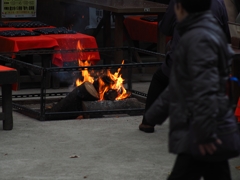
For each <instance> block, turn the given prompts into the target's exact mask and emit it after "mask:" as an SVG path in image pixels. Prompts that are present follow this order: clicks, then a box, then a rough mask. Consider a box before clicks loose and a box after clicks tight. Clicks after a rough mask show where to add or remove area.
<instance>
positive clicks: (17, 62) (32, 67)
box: [0, 55, 43, 72]
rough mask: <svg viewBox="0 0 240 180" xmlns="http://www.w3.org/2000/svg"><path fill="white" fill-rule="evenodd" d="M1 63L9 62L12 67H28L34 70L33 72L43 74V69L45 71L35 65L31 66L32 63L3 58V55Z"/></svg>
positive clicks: (0, 59)
mask: <svg viewBox="0 0 240 180" xmlns="http://www.w3.org/2000/svg"><path fill="white" fill-rule="evenodd" d="M0 61H4V62H8V63H10V64H11V65H17V66H18V67H26V68H28V69H33V70H35V71H38V72H41V71H42V69H43V68H42V67H40V66H36V65H33V64H30V63H25V62H23V61H19V60H17V59H12V58H9V57H6V56H2V55H0Z"/></svg>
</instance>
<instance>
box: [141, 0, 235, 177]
mask: <svg viewBox="0 0 240 180" xmlns="http://www.w3.org/2000/svg"><path fill="white" fill-rule="evenodd" d="M213 1H216V0H213ZM175 2H176V3H175V13H176V17H177V20H178V22H179V23H178V25H177V27H176V28H177V30H178V32H179V34H180V36H181V39H180V40H179V43H178V45H177V46H176V49H175V51H174V53H173V54H172V56H173V58H174V61H173V63H172V65H171V75H170V81H169V85H168V87H167V88H166V89H165V90H164V92H163V93H162V94H161V95H160V96H159V97H158V98H157V100H156V101H155V102H154V103H153V104H152V106H151V107H150V108H149V109H148V110H147V112H146V113H145V115H144V118H145V121H146V122H147V123H149V124H162V123H163V122H164V121H165V120H166V118H167V117H168V116H169V117H170V126H169V127H170V130H169V151H170V152H171V153H174V154H177V158H176V161H175V165H174V167H173V170H172V173H171V174H170V176H169V177H168V180H200V178H201V177H204V179H205V180H231V174H230V169H229V164H228V157H226V158H225V156H224V158H222V157H223V156H218V157H217V159H216V160H214V161H213V160H212V161H211V160H206V159H203V157H204V156H207V155H208V157H209V156H211V155H212V156H213V155H214V153H215V152H216V150H217V149H218V148H219V146H221V144H222V141H221V140H220V137H219V136H218V133H217V127H218V124H219V119H220V120H221V121H220V122H221V123H222V124H224V125H223V126H222V128H221V131H222V132H225V133H226V131H231V133H232V132H234V133H235V134H236V136H234V137H236V138H232V137H231V139H230V138H228V139H227V141H233V142H234V143H235V144H237V142H239V141H240V137H239V131H238V128H237V122H236V119H235V116H234V114H233V111H232V109H231V106H230V103H229V99H228V96H227V95H226V84H227V80H228V75H229V71H228V67H229V65H230V60H231V58H232V56H233V51H232V50H231V48H230V46H229V44H228V41H227V38H226V36H225V33H224V32H223V29H222V28H221V27H220V26H219V23H218V21H217V20H216V18H214V16H213V14H212V13H211V11H210V7H211V0H176V1H175ZM227 122H229V124H231V126H229V124H228V123H227ZM226 124H227V125H226ZM229 129H230V130H229ZM238 144H239V143H238ZM193 145H195V146H196V148H197V151H198V152H199V154H200V157H201V158H199V159H197V158H196V156H194V153H193V152H192V146H193ZM224 145H225V143H224ZM237 149H238V147H237ZM234 156H237V155H234ZM220 158H221V159H220Z"/></svg>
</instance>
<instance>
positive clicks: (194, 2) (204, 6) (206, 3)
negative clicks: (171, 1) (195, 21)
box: [176, 0, 215, 13]
mask: <svg viewBox="0 0 240 180" xmlns="http://www.w3.org/2000/svg"><path fill="white" fill-rule="evenodd" d="M214 1H215V0H214ZM176 3H180V4H181V5H182V7H183V8H184V9H185V10H186V11H187V12H188V13H198V12H203V11H207V10H210V8H211V4H212V0H176Z"/></svg>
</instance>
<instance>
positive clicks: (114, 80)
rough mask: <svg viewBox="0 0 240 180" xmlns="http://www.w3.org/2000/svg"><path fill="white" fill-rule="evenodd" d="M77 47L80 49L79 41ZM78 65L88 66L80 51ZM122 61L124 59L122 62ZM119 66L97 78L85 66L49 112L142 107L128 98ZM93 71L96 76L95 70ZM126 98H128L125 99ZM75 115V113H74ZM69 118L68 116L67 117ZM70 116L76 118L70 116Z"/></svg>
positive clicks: (128, 93) (134, 100) (136, 101)
mask: <svg viewBox="0 0 240 180" xmlns="http://www.w3.org/2000/svg"><path fill="white" fill-rule="evenodd" d="M77 48H78V49H80V50H81V49H82V47H81V44H80V42H79V43H78V47H77ZM79 57H80V58H79V60H78V61H79V66H90V65H91V64H90V63H89V61H88V60H90V59H91V58H92V57H89V58H88V60H82V59H81V57H82V52H81V53H80V55H79ZM122 63H124V61H123V62H122ZM120 71H121V68H118V70H117V72H115V73H113V74H112V73H111V72H110V70H107V71H105V73H102V74H97V76H98V77H97V78H95V77H94V76H92V75H91V74H92V72H91V73H90V72H89V71H88V69H87V68H85V69H84V70H82V71H81V76H82V77H81V78H78V79H77V80H76V82H75V83H76V88H75V89H74V90H73V91H72V92H70V93H69V94H68V96H66V97H65V98H64V99H62V100H61V101H60V102H59V103H58V104H56V105H55V106H53V107H52V109H51V110H50V111H51V112H68V111H86V110H87V111H92V110H106V109H113V110H117V109H130V108H144V104H143V103H140V102H139V101H138V100H137V99H135V98H128V97H129V96H130V95H131V93H130V92H127V90H126V89H125V88H124V86H123V82H124V79H123V78H122V75H121V74H120ZM93 73H95V76H96V72H93ZM126 98H128V99H126ZM74 116H76V115H74ZM69 118H70V117H69ZM71 118H77V116H76V117H71Z"/></svg>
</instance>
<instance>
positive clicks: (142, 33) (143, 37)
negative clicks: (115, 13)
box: [124, 16, 171, 43]
mask: <svg viewBox="0 0 240 180" xmlns="http://www.w3.org/2000/svg"><path fill="white" fill-rule="evenodd" d="M141 17H143V16H128V17H126V18H125V20H124V25H125V26H126V28H127V31H128V33H129V35H130V38H131V39H132V40H138V41H143V42H152V43H157V31H158V22H149V21H146V20H142V19H141ZM170 38H171V37H166V42H167V41H168V40H169V39H170Z"/></svg>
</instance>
